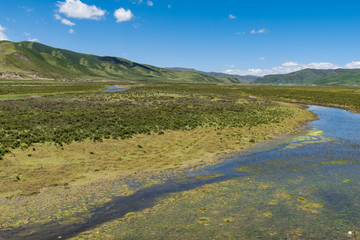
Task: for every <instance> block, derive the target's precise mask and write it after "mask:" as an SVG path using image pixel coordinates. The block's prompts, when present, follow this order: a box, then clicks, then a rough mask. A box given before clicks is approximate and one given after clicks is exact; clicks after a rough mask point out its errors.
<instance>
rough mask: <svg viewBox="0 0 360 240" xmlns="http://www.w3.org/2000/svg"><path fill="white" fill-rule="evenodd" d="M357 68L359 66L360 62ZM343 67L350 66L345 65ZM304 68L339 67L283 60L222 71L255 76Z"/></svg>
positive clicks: (331, 64) (323, 63) (321, 63)
mask: <svg viewBox="0 0 360 240" xmlns="http://www.w3.org/2000/svg"><path fill="white" fill-rule="evenodd" d="M358 63H359V68H360V62H358ZM346 66H348V64H347V65H346ZM346 66H345V68H351V67H346ZM306 68H312V69H337V68H341V67H340V66H338V65H335V64H333V63H328V62H312V63H308V64H303V63H298V62H284V63H282V64H281V65H280V66H275V67H272V68H269V69H260V68H250V69H245V70H241V69H228V70H226V71H224V73H228V74H238V75H256V76H264V75H271V74H285V73H291V72H296V71H300V70H303V69H306Z"/></svg>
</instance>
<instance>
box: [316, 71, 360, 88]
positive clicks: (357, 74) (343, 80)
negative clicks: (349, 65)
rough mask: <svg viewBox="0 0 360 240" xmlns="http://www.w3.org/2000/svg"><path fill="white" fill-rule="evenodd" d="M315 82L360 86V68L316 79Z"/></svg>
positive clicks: (318, 83) (329, 84)
mask: <svg viewBox="0 0 360 240" xmlns="http://www.w3.org/2000/svg"><path fill="white" fill-rule="evenodd" d="M315 84H317V85H328V86H354V85H355V86H360V70H353V71H349V72H345V73H343V74H339V75H335V76H331V77H327V78H323V79H320V80H317V81H315Z"/></svg>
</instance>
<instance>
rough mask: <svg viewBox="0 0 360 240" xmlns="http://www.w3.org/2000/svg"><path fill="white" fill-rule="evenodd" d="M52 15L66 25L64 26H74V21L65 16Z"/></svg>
mask: <svg viewBox="0 0 360 240" xmlns="http://www.w3.org/2000/svg"><path fill="white" fill-rule="evenodd" d="M54 16H55V18H56V20H59V21H60V22H61V23H62V24H64V25H66V26H70V27H73V26H75V23H73V22H71V21H70V20H68V19H66V18H62V17H61V16H60V15H59V14H55V15H54Z"/></svg>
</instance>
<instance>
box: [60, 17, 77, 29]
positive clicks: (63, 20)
mask: <svg viewBox="0 0 360 240" xmlns="http://www.w3.org/2000/svg"><path fill="white" fill-rule="evenodd" d="M61 23H62V24H64V25H66V26H70V27H72V26H75V23H73V22H71V21H69V20H67V19H65V18H63V19H62V20H61Z"/></svg>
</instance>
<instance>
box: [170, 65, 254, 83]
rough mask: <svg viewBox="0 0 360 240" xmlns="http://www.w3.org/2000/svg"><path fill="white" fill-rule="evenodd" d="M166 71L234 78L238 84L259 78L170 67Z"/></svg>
mask: <svg viewBox="0 0 360 240" xmlns="http://www.w3.org/2000/svg"><path fill="white" fill-rule="evenodd" d="M167 69H170V70H173V71H177V72H197V73H201V74H204V75H207V76H211V77H225V78H236V79H237V80H239V83H247V84H249V83H252V82H254V80H255V79H257V78H259V77H258V76H253V75H246V76H241V75H236V74H227V73H219V72H204V71H199V70H196V69H194V68H182V67H171V68H167Z"/></svg>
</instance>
